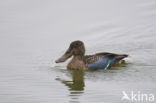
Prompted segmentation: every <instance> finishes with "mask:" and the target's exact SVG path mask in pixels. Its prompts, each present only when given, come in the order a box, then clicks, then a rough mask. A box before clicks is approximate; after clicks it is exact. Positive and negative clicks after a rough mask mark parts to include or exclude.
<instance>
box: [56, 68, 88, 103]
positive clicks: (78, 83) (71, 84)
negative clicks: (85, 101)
mask: <svg viewBox="0 0 156 103" xmlns="http://www.w3.org/2000/svg"><path fill="white" fill-rule="evenodd" d="M70 73H71V75H72V81H67V80H63V79H61V78H57V79H56V80H58V81H61V83H63V84H65V85H66V86H67V87H68V88H69V92H70V95H69V96H70V97H71V100H70V102H79V97H80V96H81V95H82V94H83V90H84V86H85V83H84V77H83V76H84V72H83V71H79V70H72V71H70Z"/></svg>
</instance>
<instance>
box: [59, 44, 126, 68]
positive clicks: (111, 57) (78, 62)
mask: <svg viewBox="0 0 156 103" xmlns="http://www.w3.org/2000/svg"><path fill="white" fill-rule="evenodd" d="M71 56H73V58H72V60H71V61H70V62H69V63H68V65H67V68H68V69H78V70H88V69H91V70H93V69H108V68H111V67H112V66H114V65H116V64H119V62H120V61H121V60H122V59H124V58H126V57H128V55H126V54H123V55H120V54H114V53H107V52H104V53H97V54H95V55H85V47H84V44H83V42H82V41H74V42H72V43H71V44H70V46H69V48H68V50H67V51H66V52H65V54H64V55H63V56H62V57H61V58H59V59H58V60H56V63H60V62H64V61H66V60H67V59H68V58H70V57H71Z"/></svg>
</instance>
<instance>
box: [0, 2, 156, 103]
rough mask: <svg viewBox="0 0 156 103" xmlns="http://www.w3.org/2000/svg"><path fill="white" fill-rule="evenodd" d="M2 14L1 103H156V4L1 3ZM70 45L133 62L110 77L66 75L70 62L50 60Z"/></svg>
mask: <svg viewBox="0 0 156 103" xmlns="http://www.w3.org/2000/svg"><path fill="white" fill-rule="evenodd" d="M0 13H1V16H0V47H1V51H0V103H95V102H96V103H125V102H127V103H128V102H129V101H121V98H122V96H123V94H122V91H125V92H127V93H128V94H130V92H131V91H134V92H138V91H140V92H141V93H146V94H150V93H152V94H154V95H155V96H156V70H155V68H156V21H155V18H156V1H155V0H135V1H134V0H131V1H130V0H116V1H114V0H101V1H93V0H86V1H84V0H83V1H82V0H79V1H70V0H66V1H63V0H62V1H51V0H47V1H40V0H34V1H31V0H27V1H24V0H12V1H8V0H5V1H0ZM74 40H82V41H84V43H85V46H86V50H87V51H86V53H87V54H94V53H98V52H104V51H105V52H106V51H107V52H114V53H127V54H129V55H130V57H129V58H128V59H127V64H126V65H122V66H119V67H116V69H114V70H106V71H86V72H82V71H71V70H67V69H66V64H67V62H66V63H63V64H55V63H54V61H55V60H56V59H57V58H58V57H60V56H61V55H62V54H63V53H64V52H65V51H66V49H67V48H68V46H69V44H70V42H71V41H74ZM155 101H156V100H155ZM155 101H154V102H155ZM144 102H146V101H142V102H141V103H144ZM154 102H150V103H154ZM134 103H135V102H134ZM137 103H138V102H137ZM146 103H148V102H146Z"/></svg>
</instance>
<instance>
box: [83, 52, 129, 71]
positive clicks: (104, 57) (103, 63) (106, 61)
mask: <svg viewBox="0 0 156 103" xmlns="http://www.w3.org/2000/svg"><path fill="white" fill-rule="evenodd" d="M125 57H128V55H126V54H123V55H119V54H114V53H108V52H104V53H98V54H95V55H86V56H85V62H86V64H87V65H88V69H91V70H93V69H108V68H110V67H112V66H113V65H115V64H117V63H119V61H121V60H122V59H123V58H125Z"/></svg>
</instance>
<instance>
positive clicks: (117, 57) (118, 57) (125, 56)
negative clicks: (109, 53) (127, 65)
mask: <svg viewBox="0 0 156 103" xmlns="http://www.w3.org/2000/svg"><path fill="white" fill-rule="evenodd" d="M127 57H128V55H127V54H123V55H117V56H116V57H115V60H116V62H119V61H120V60H122V59H124V58H127Z"/></svg>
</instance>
